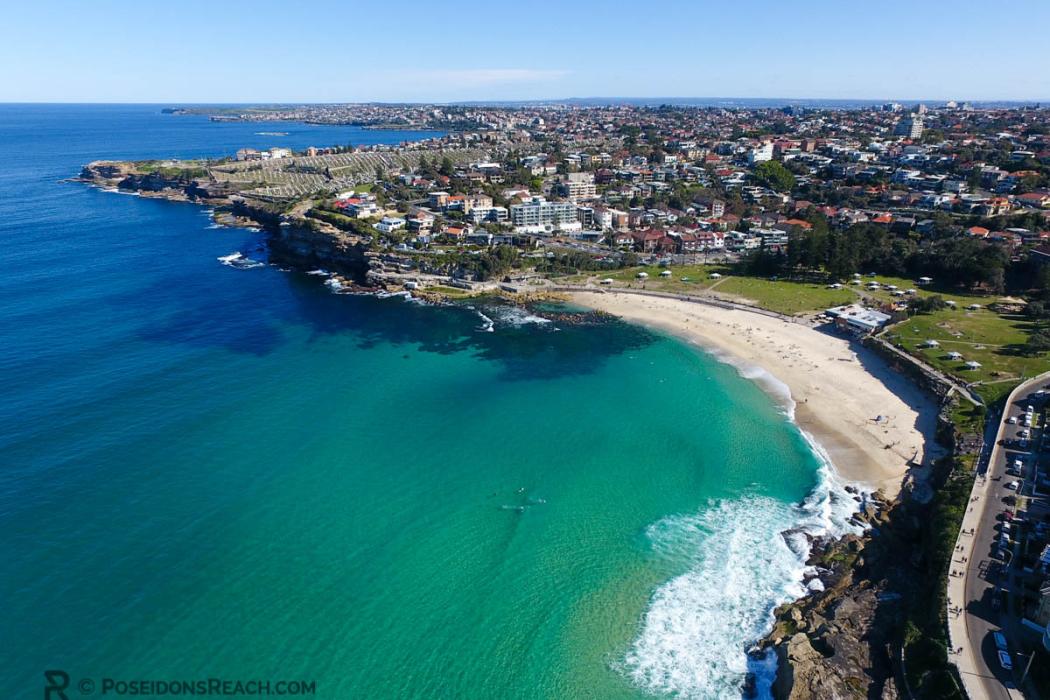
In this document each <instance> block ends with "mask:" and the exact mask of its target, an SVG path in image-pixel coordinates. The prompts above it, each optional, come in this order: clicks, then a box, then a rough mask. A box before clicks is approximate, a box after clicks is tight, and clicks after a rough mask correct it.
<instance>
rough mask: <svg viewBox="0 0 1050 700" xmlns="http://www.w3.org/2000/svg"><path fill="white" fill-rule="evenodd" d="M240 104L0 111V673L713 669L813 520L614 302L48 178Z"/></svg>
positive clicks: (327, 686)
mask: <svg viewBox="0 0 1050 700" xmlns="http://www.w3.org/2000/svg"><path fill="white" fill-rule="evenodd" d="M302 128H303V129H305V131H304V132H299V131H296V130H295V129H292V128H285V127H283V126H282V128H281V130H287V131H294V132H295V136H290V139H292V140H291V141H285V142H284V143H288V144H289V145H293V146H295V147H301V146H304V145H308V144H309V143H315V144H316V145H323V144H324V143H326V142H337V143H340V142H344V141H345V140H353V141H354V142H355V143H361V142H362V141H360V140H357V139H360V138H366V137H367V138H386V139H388V140H390V141H400V140H402V139H403V138H406V135H404V134H398V133H396V132H395V133H393V134H386V135H383V134H381V133H380V132H367V133H364V134H361V133H353V134H350V133H346V132H347V130H343V131H342V132H339V131H338V130H332V131H325V130H324V128H323V127H313V128H308V127H302ZM261 130H269V129H260V128H259V127H258V125H244V124H238V125H227V124H223V125H215V124H209V123H207V122H206V121H203V120H199V119H194V118H181V117H165V116H162V115H160V114H159V113H158V110H157V109H156V108H153V107H106V106H102V107H20V106H2V107H0V156H2V157H3V160H4V162H5V164H6V165H5V170H4V171H3V172H2V173H0V234H2V240H3V241H4V246H3V248H2V250H0V263H2V268H0V269H2V270H3V272H2V273H0V387H2V389H0V392H2V393H0V424H2V425H3V426H4V427H3V429H2V431H0V455H3V459H2V466H0V542H2V543H3V544H2V548H3V549H2V552H3V561H4V565H3V567H2V568H0V599H2V600H3V601H4V605H5V615H4V616H3V622H0V668H2V669H4V671H5V672H4V673H3V674H2V676H0V695H2V696H3V697H5V698H23V697H24V698H29V697H34V698H35V697H39V693H40V689H41V687H42V685H43V675H42V674H43V671H44V670H46V669H53V668H58V669H64V670H66V671H67V672H68V673H69V674H70V675H71V676H72V677H73V678H74V679H77V678H83V677H88V678H97V679H101V678H103V677H112V678H127V679H134V678H153V679H196V678H207V677H223V678H233V679H236V678H245V679H247V678H269V679H307V680H316V682H317V694H316V696H317V697H322V698H358V697H362V698H638V697H649V696H651V695H657V696H662V695H667V694H671V693H677V694H678V695H679V696H683V697H701V698H706V697H733V696H737V697H739V695H740V692H739V685H740V682H741V679H742V674H743V673H744V671H745V670H746V657H745V654H744V650H745V648H746V645H747V644H748V643H749V642H750V641H753V640H754V639H755V638H756V637H757V636H759V635H760V634H761V631H762V630H763V628H764V626H765V625H766V624H767V623H768V619H769V617H768V616H769V611H770V609H771V607H772V605H773V604H774V603H775V602H777V601H778V600H783V599H785V598H786V597H789V596H791V595H797V594H798V593H799V592H800V584H799V583H798V581H799V578H800V574H801V570H802V563H801V558H800V557H801V556H802V555H803V554H804V551H803V550H804V544H802V543H800V542H799V541H798V538H797V537H794V538H793V537H782V536H781V535H780V533H781V531H783V530H786V529H789V528H792V527H797V526H805V527H807V528H809V529H810V530H812V531H819V530H821V529H826V528H828V527H835V526H836V523H839V521H840V518H837V517H833V515H834V514H833V513H832V512H831V511H832V510H833V509H834V508H833V506H834V503H832V502H831V501H829V496H828V488H829V486H828V481H827V478H826V474H824V473H823V471H822V469H821V467H820V465H819V463H818V461H817V459H816V458H815V457H814V455H813V453H812V451H811V450H810V448H809V446H808V444H807V443H806V441H805V440H804V438H803V436H802V435H801V434H800V433H799V432H798V431H797V430H796V429H795V428H794V426H793V425H792V424H791V423H790V421H789V420H788V418H787V417H786V416H785V415H784V414H783V412H782V411H781V410H780V409H778V408H777V407H776V406H775V405H774V404H773V402H772V401H771V400H770V399H769V397H768V396H767V395H765V394H764V393H763V392H762V391H760V390H759V388H758V387H757V386H756V385H755V384H753V383H752V382H750V381H747V380H745V379H743V378H741V377H740V376H739V375H738V374H737V373H736V371H735V370H734V369H732V368H730V367H728V366H726V365H723V364H719V363H718V362H716V361H715V360H713V359H712V358H710V357H708V356H706V355H703V354H700V353H699V352H697V351H695V350H694V349H692V348H690V347H687V346H685V345H684V344H681V343H679V342H677V341H674V340H671V339H668V338H664V337H660V336H656V335H653V334H651V333H649V332H647V331H644V330H641V329H639V328H636V327H632V326H628V325H626V324H621V323H593V324H584V325H576V326H572V325H565V326H560V325H559V324H558V323H557V322H555V323H550V322H546V323H545V322H542V321H539V320H538V319H535V318H533V317H529V316H528V315H526V314H524V313H521V312H518V311H516V310H514V309H509V308H502V307H497V308H485V309H483V311H484V313H485V314H486V315H488V316H490V317H492V318H493V319H494V320H495V326H494V330H493V332H491V333H486V332H481V330H479V325H480V319H479V317H478V315H477V314H476V313H475V312H474V311H473V310H471V309H468V308H438V307H424V306H420V305H416V304H411V303H406V302H404V301H402V300H400V299H374V298H366V297H354V296H344V295H333V294H330V293H328V291H327V290H326V289H325V287H324V286H323V284H322V283H321V280H320V279H318V278H316V277H310V276H306V275H299V274H291V273H282V272H280V271H278V270H277V269H275V268H272V267H263V268H257V269H251V270H236V269H232V268H229V267H224V266H222V265H220V264H219V263H218V262H217V261H216V258H217V257H218V256H221V255H225V254H228V253H230V252H233V251H236V250H242V249H246V248H250V247H252V246H254V245H256V244H257V243H258V242H259V240H260V238H259V237H260V236H261V234H258V233H253V232H249V231H244V230H235V229H215V228H209V224H210V221H209V219H208V218H207V216H206V215H205V214H204V213H203V212H202V211H201V210H200V209H198V208H195V207H193V206H190V205H180V204H173V203H168V202H159V201H152V200H145V199H141V198H136V197H130V196H122V195H118V194H111V193H105V192H100V191H97V190H93V189H90V188H87V187H84V186H82V185H78V184H72V183H61V182H58V180H59V179H60V178H62V177H66V176H69V175H72V174H74V173H75V172H76V170H77V168H78V167H79V165H80V164H81V163H83V162H86V161H88V160H91V159H93V158H101V157H107V156H110V155H119V156H138V157H154V156H161V155H166V154H168V153H172V152H177V153H179V154H181V155H200V154H207V153H222V152H226V151H227V150H229V149H231V148H237V147H240V146H242V145H267V144H266V143H265V142H260V139H262V140H263V141H265V139H266V138H268V137H259V136H256V135H255V134H254V132H255V131H261ZM351 131H352V130H351ZM325 137H328V138H327V141H323V140H321V139H322V138H325ZM815 489H816V495H813V496H812V497H811V498H810V499H809V501H808V503H807V504H806V505H804V506H800V505H798V504H800V503H801V502H802V501H803V499H805V498H806V497H807V496H809V495H810V494H813V493H814V490H815ZM840 505H841V504H840ZM836 507H837V506H836ZM74 682H75V681H74Z"/></svg>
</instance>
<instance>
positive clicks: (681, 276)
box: [557, 264, 729, 294]
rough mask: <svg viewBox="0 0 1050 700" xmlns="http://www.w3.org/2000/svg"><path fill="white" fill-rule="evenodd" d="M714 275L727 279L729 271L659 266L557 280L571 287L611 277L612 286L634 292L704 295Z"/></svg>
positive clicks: (641, 266)
mask: <svg viewBox="0 0 1050 700" xmlns="http://www.w3.org/2000/svg"><path fill="white" fill-rule="evenodd" d="M665 270H670V271H671V276H670V277H661V276H660V273H661V272H663V271H665ZM639 272H644V273H646V274H647V275H649V277H648V278H647V279H645V280H640V279H638V273H639ZM712 274H719V275H723V276H726V275H728V274H729V269H728V268H727V267H726V266H724V265H714V264H712V265H672V266H670V267H658V266H656V265H640V266H637V267H625V268H623V269H617V270H607V271H598V272H584V273H581V274H578V275H569V276H568V277H560V278H558V280H557V281H559V282H566V283H569V284H583V283H584V282H586V281H587V280H588V279H590V280H592V281H597V280H603V279H606V278H609V279H611V280H613V283H612V285H610V286H612V287H629V288H631V289H649V290H653V291H657V292H672V293H675V294H695V293H699V292H702V291H704V290H706V289H708V288H709V287H711V285H713V284H715V283H716V282H718V281H719V280H718V279H712V277H711V275H712Z"/></svg>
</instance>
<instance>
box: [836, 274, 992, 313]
mask: <svg viewBox="0 0 1050 700" xmlns="http://www.w3.org/2000/svg"><path fill="white" fill-rule="evenodd" d="M869 282H878V283H879V284H880V285H882V287H883V288H881V289H877V290H874V291H868V288H867V285H868V283H869ZM891 284H892V285H896V286H897V287H898V288H899V289H901V290H907V289H914V290H915V291H916V292H917V294H916V296H918V297H920V298H923V297H930V296H940V297H942V298H943V299H945V300H949V299H950V300H952V301H954V302H955V303H956V304H957V305H958V306H959V307H963V308H964V307H967V306H969V305H970V304H980V305H981V306H987V305H988V304H990V303H992V302H994V301H995V300H996V299H997V298H998V297H995V296H986V295H979V294H966V293H963V292H957V291H954V290H947V289H941V288H938V287H936V286H933V287H920V286H919V283H918V281H916V280H913V279H908V278H907V277H887V276H886V275H876V276H875V277H868V276H867V275H865V276H864V277H862V278H861V284H849V283H847V286H849V287H852V288H854V289H857V290H859V291H861V292H863V293H865V294H867V295H868V296H871V297H873V298H875V299H878V300H879V301H885V302H892V301H900V300H901V299H908V298H909V297H907V296H904V297H895V296H893V293H892V292H890V291H889V290H887V289H885V287H886V285H891Z"/></svg>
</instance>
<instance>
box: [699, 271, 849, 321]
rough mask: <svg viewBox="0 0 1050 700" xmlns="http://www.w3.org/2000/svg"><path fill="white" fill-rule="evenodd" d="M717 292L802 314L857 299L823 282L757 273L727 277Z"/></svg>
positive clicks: (775, 309) (787, 312)
mask: <svg viewBox="0 0 1050 700" xmlns="http://www.w3.org/2000/svg"><path fill="white" fill-rule="evenodd" d="M716 291H717V292H718V293H720V294H729V295H732V296H736V297H741V298H743V299H745V300H748V301H750V302H753V303H754V304H756V305H758V306H761V307H763V308H766V309H770V310H772V311H778V312H780V313H782V314H792V315H794V314H804V313H812V312H816V311H823V310H824V309H827V308H830V307H832V306H841V305H842V304H849V303H852V302H855V301H857V300H858V297H857V295H856V294H854V293H853V292H852V291H850V290H848V289H828V286H827V285H826V284H824V283H813V282H795V281H792V280H775V281H774V280H771V279H764V278H760V277H729V278H727V279H726V280H725V281H724V282H722V284H720V285H718V289H717V290H716Z"/></svg>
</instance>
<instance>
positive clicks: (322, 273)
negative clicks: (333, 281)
mask: <svg viewBox="0 0 1050 700" xmlns="http://www.w3.org/2000/svg"><path fill="white" fill-rule="evenodd" d="M306 274H308V275H315V276H317V277H328V276H330V275H331V274H332V273H331V272H329V271H328V270H322V269H321V268H318V269H316V270H308V271H307V272H306Z"/></svg>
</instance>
